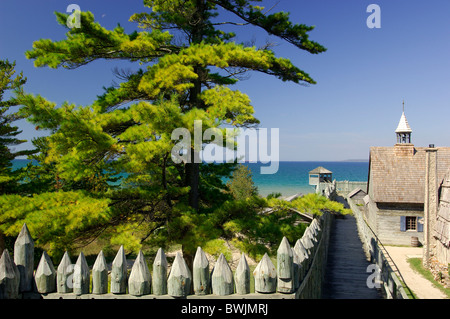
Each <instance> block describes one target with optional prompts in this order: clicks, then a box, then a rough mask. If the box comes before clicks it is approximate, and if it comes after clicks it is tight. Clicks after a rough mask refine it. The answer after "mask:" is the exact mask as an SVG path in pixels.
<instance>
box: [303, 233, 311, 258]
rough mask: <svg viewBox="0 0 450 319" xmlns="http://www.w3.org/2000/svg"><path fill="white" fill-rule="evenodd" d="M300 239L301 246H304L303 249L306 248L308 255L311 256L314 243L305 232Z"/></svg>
mask: <svg viewBox="0 0 450 319" xmlns="http://www.w3.org/2000/svg"><path fill="white" fill-rule="evenodd" d="M300 241H301V242H302V244H303V247H305V249H306V250H307V252H308V256H311V255H312V253H313V248H314V244H313V242H312V241H311V238H310V237H309V236H308V234H307V233H306V232H305V233H304V234H303V236H302V238H301V239H300Z"/></svg>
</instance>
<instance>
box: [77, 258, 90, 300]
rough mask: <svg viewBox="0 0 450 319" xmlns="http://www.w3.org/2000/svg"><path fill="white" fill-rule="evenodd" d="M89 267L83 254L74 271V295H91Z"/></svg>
mask: <svg viewBox="0 0 450 319" xmlns="http://www.w3.org/2000/svg"><path fill="white" fill-rule="evenodd" d="M89 275H90V274H89V266H88V264H87V262H86V258H85V257H84V254H83V252H81V253H80V255H79V256H78V259H77V262H76V263H75V268H74V271H73V293H74V294H76V295H85V294H88V293H89V281H90V276H89Z"/></svg>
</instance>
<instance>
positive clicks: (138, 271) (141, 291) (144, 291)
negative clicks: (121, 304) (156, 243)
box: [128, 250, 152, 296]
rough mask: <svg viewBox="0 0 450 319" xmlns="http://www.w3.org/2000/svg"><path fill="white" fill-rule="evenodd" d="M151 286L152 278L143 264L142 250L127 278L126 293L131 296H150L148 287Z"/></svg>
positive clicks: (144, 263)
mask: <svg viewBox="0 0 450 319" xmlns="http://www.w3.org/2000/svg"><path fill="white" fill-rule="evenodd" d="M151 284H152V277H151V275H150V270H149V269H148V267H147V263H146V262H145V258H144V254H143V253H142V250H139V254H138V256H137V258H136V260H135V262H134V264H133V268H131V274H130V278H128V293H129V294H130V295H133V296H143V295H148V294H150V287H151Z"/></svg>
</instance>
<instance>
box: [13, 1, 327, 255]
mask: <svg viewBox="0 0 450 319" xmlns="http://www.w3.org/2000/svg"><path fill="white" fill-rule="evenodd" d="M255 2H261V1H248V0H239V1H238V0H234V1H233V0H227V1H226V0H144V5H145V6H146V7H147V8H150V9H151V10H149V12H144V13H139V14H135V15H133V16H132V17H131V18H130V20H131V21H134V22H137V23H138V25H139V27H140V28H141V29H142V30H141V31H139V32H137V31H136V32H133V33H131V34H127V33H125V31H124V29H123V28H122V27H121V26H117V27H116V28H115V29H113V30H107V29H105V28H103V27H102V26H100V24H99V23H97V22H95V20H94V16H93V14H92V13H90V12H81V19H80V22H81V28H72V29H69V30H68V32H67V39H65V40H62V41H51V40H48V39H42V40H38V41H36V42H34V43H33V49H32V50H30V51H28V52H27V53H26V56H27V57H28V58H29V59H33V60H34V64H35V66H36V67H43V66H48V67H50V68H59V67H62V68H66V69H74V68H78V67H81V66H83V65H86V64H88V63H90V62H92V61H95V60H99V59H105V60H126V61H132V62H137V63H139V64H140V65H145V68H140V69H139V70H138V71H136V72H134V73H127V74H125V73H121V75H122V79H123V82H122V83H120V85H119V86H117V87H109V88H106V89H105V93H104V94H103V95H101V96H99V97H98V99H97V100H96V101H95V102H94V103H93V104H92V105H90V106H75V105H72V104H69V103H64V104H63V105H62V106H60V107H57V106H56V104H55V103H51V102H49V101H47V100H45V99H44V98H43V97H41V96H33V95H30V94H23V96H22V97H21V103H22V104H23V105H25V106H26V107H25V108H24V109H23V114H25V115H27V116H29V120H30V121H32V122H33V123H36V124H38V125H39V126H40V127H41V128H42V129H50V130H51V131H52V135H51V136H50V137H49V152H48V156H47V161H49V162H51V161H53V162H54V163H55V167H56V170H57V172H58V174H59V177H60V178H61V179H63V180H73V181H80V180H83V179H92V180H95V181H98V180H100V181H103V180H104V179H103V172H105V170H110V171H114V172H115V173H125V174H126V177H124V178H123V181H122V184H121V186H122V187H121V188H120V189H119V190H116V191H114V192H105V194H107V195H105V196H108V197H109V198H110V199H111V203H112V204H111V207H112V208H113V209H116V210H117V211H120V212H121V213H120V214H119V215H120V216H121V217H120V218H119V217H117V218H116V223H120V222H123V223H125V224H126V225H133V227H137V225H143V223H142V221H145V223H144V224H145V225H146V226H145V230H143V233H144V235H143V238H144V239H145V238H147V237H148V236H152V237H153V238H154V240H155V241H157V240H161V241H163V242H166V243H167V242H168V240H169V238H170V239H171V240H179V239H185V238H187V237H189V236H191V235H192V234H196V229H197V228H196V226H197V225H198V223H197V222H198V221H199V218H203V219H204V218H206V220H207V219H208V215H207V212H211V211H212V210H213V209H214V207H217V206H218V204H220V202H223V200H224V199H226V196H225V197H222V201H217V200H215V199H216V198H217V196H222V195H220V194H223V192H222V191H223V190H225V188H226V187H225V185H224V184H223V182H221V177H229V176H230V174H231V169H230V165H223V166H222V165H215V164H211V165H208V164H205V163H201V164H200V163H191V162H187V163H175V162H174V161H173V159H172V157H171V150H172V149H173V147H174V145H175V144H176V143H177V142H179V141H178V140H175V141H173V140H172V139H171V135H172V132H173V131H174V129H176V128H181V127H182V128H187V129H189V131H190V132H191V134H192V136H193V131H194V121H195V120H201V121H202V129H203V131H204V130H206V129H209V128H213V129H216V130H220V131H221V132H222V134H223V136H226V132H225V129H224V125H225V124H226V125H231V126H233V127H252V126H255V125H257V124H258V123H259V121H258V120H257V119H256V118H255V117H254V115H253V114H254V109H253V106H252V104H251V101H250V98H249V97H248V96H247V95H246V94H244V93H242V92H240V91H238V90H232V89H231V88H230V87H231V86H232V85H233V84H235V83H237V82H238V80H239V78H240V76H242V75H243V74H244V73H245V72H249V71H256V72H262V73H265V74H268V75H272V76H275V77H277V78H279V79H281V80H282V81H290V82H294V83H298V84H314V83H315V81H314V80H313V79H312V78H311V77H310V76H309V75H308V74H307V73H306V72H304V71H302V70H300V69H299V68H298V67H296V66H294V65H293V64H292V63H291V62H290V61H289V60H288V59H286V58H279V57H276V55H275V52H273V51H272V50H270V49H269V48H257V47H255V46H248V45H245V44H242V43H236V42H235V41H233V38H234V36H235V34H234V33H231V32H225V31H223V30H222V29H221V27H222V26H226V25H235V26H236V27H238V26H240V27H242V28H243V29H242V30H243V31H245V26H247V25H253V26H256V27H259V28H261V29H263V30H265V31H266V32H267V33H268V34H270V35H273V36H277V37H279V38H281V39H282V40H284V41H287V42H288V43H291V44H292V45H294V46H296V47H297V48H299V49H301V50H304V51H306V52H309V53H312V54H317V53H321V52H324V51H325V48H324V47H323V46H321V45H320V44H318V43H316V42H314V41H311V40H309V36H308V33H309V32H310V31H312V30H313V27H311V26H306V25H303V24H293V23H292V22H291V21H290V20H289V14H288V13H284V12H278V13H273V14H269V13H268V12H264V8H262V7H259V6H254V5H252V3H255ZM220 9H224V10H225V11H227V12H228V13H231V14H232V15H234V16H235V17H236V18H237V19H239V20H240V22H234V21H228V20H223V21H220V18H221V16H220V14H219V13H220V12H221V11H220ZM56 15H57V19H58V22H59V23H60V24H61V25H63V26H66V21H67V18H68V15H67V14H63V13H56ZM188 151H189V152H190V153H191V156H192V158H193V159H198V157H199V152H200V151H201V150H200V149H198V148H194V146H193V145H191V146H190V150H188ZM213 190H214V191H215V193H216V194H218V195H217V196H216V197H211V194H212V193H213ZM205 214H206V215H205ZM203 224H204V223H203ZM127 227H128V226H126V227H125V226H124V228H122V231H125V230H126V229H134V230H135V229H136V228H133V227H128V228H127ZM197 230H198V229H197ZM191 238H194V236H191ZM186 242H189V241H187V240H183V245H184V246H183V250H184V253H185V256H191V257H192V256H193V253H194V252H195V248H196V245H197V243H196V242H195V240H193V241H192V242H191V244H185V243H186ZM188 259H189V257H188Z"/></svg>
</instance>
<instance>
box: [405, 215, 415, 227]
mask: <svg viewBox="0 0 450 319" xmlns="http://www.w3.org/2000/svg"><path fill="white" fill-rule="evenodd" d="M416 229H417V217H409V216H407V217H406V230H416Z"/></svg>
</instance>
